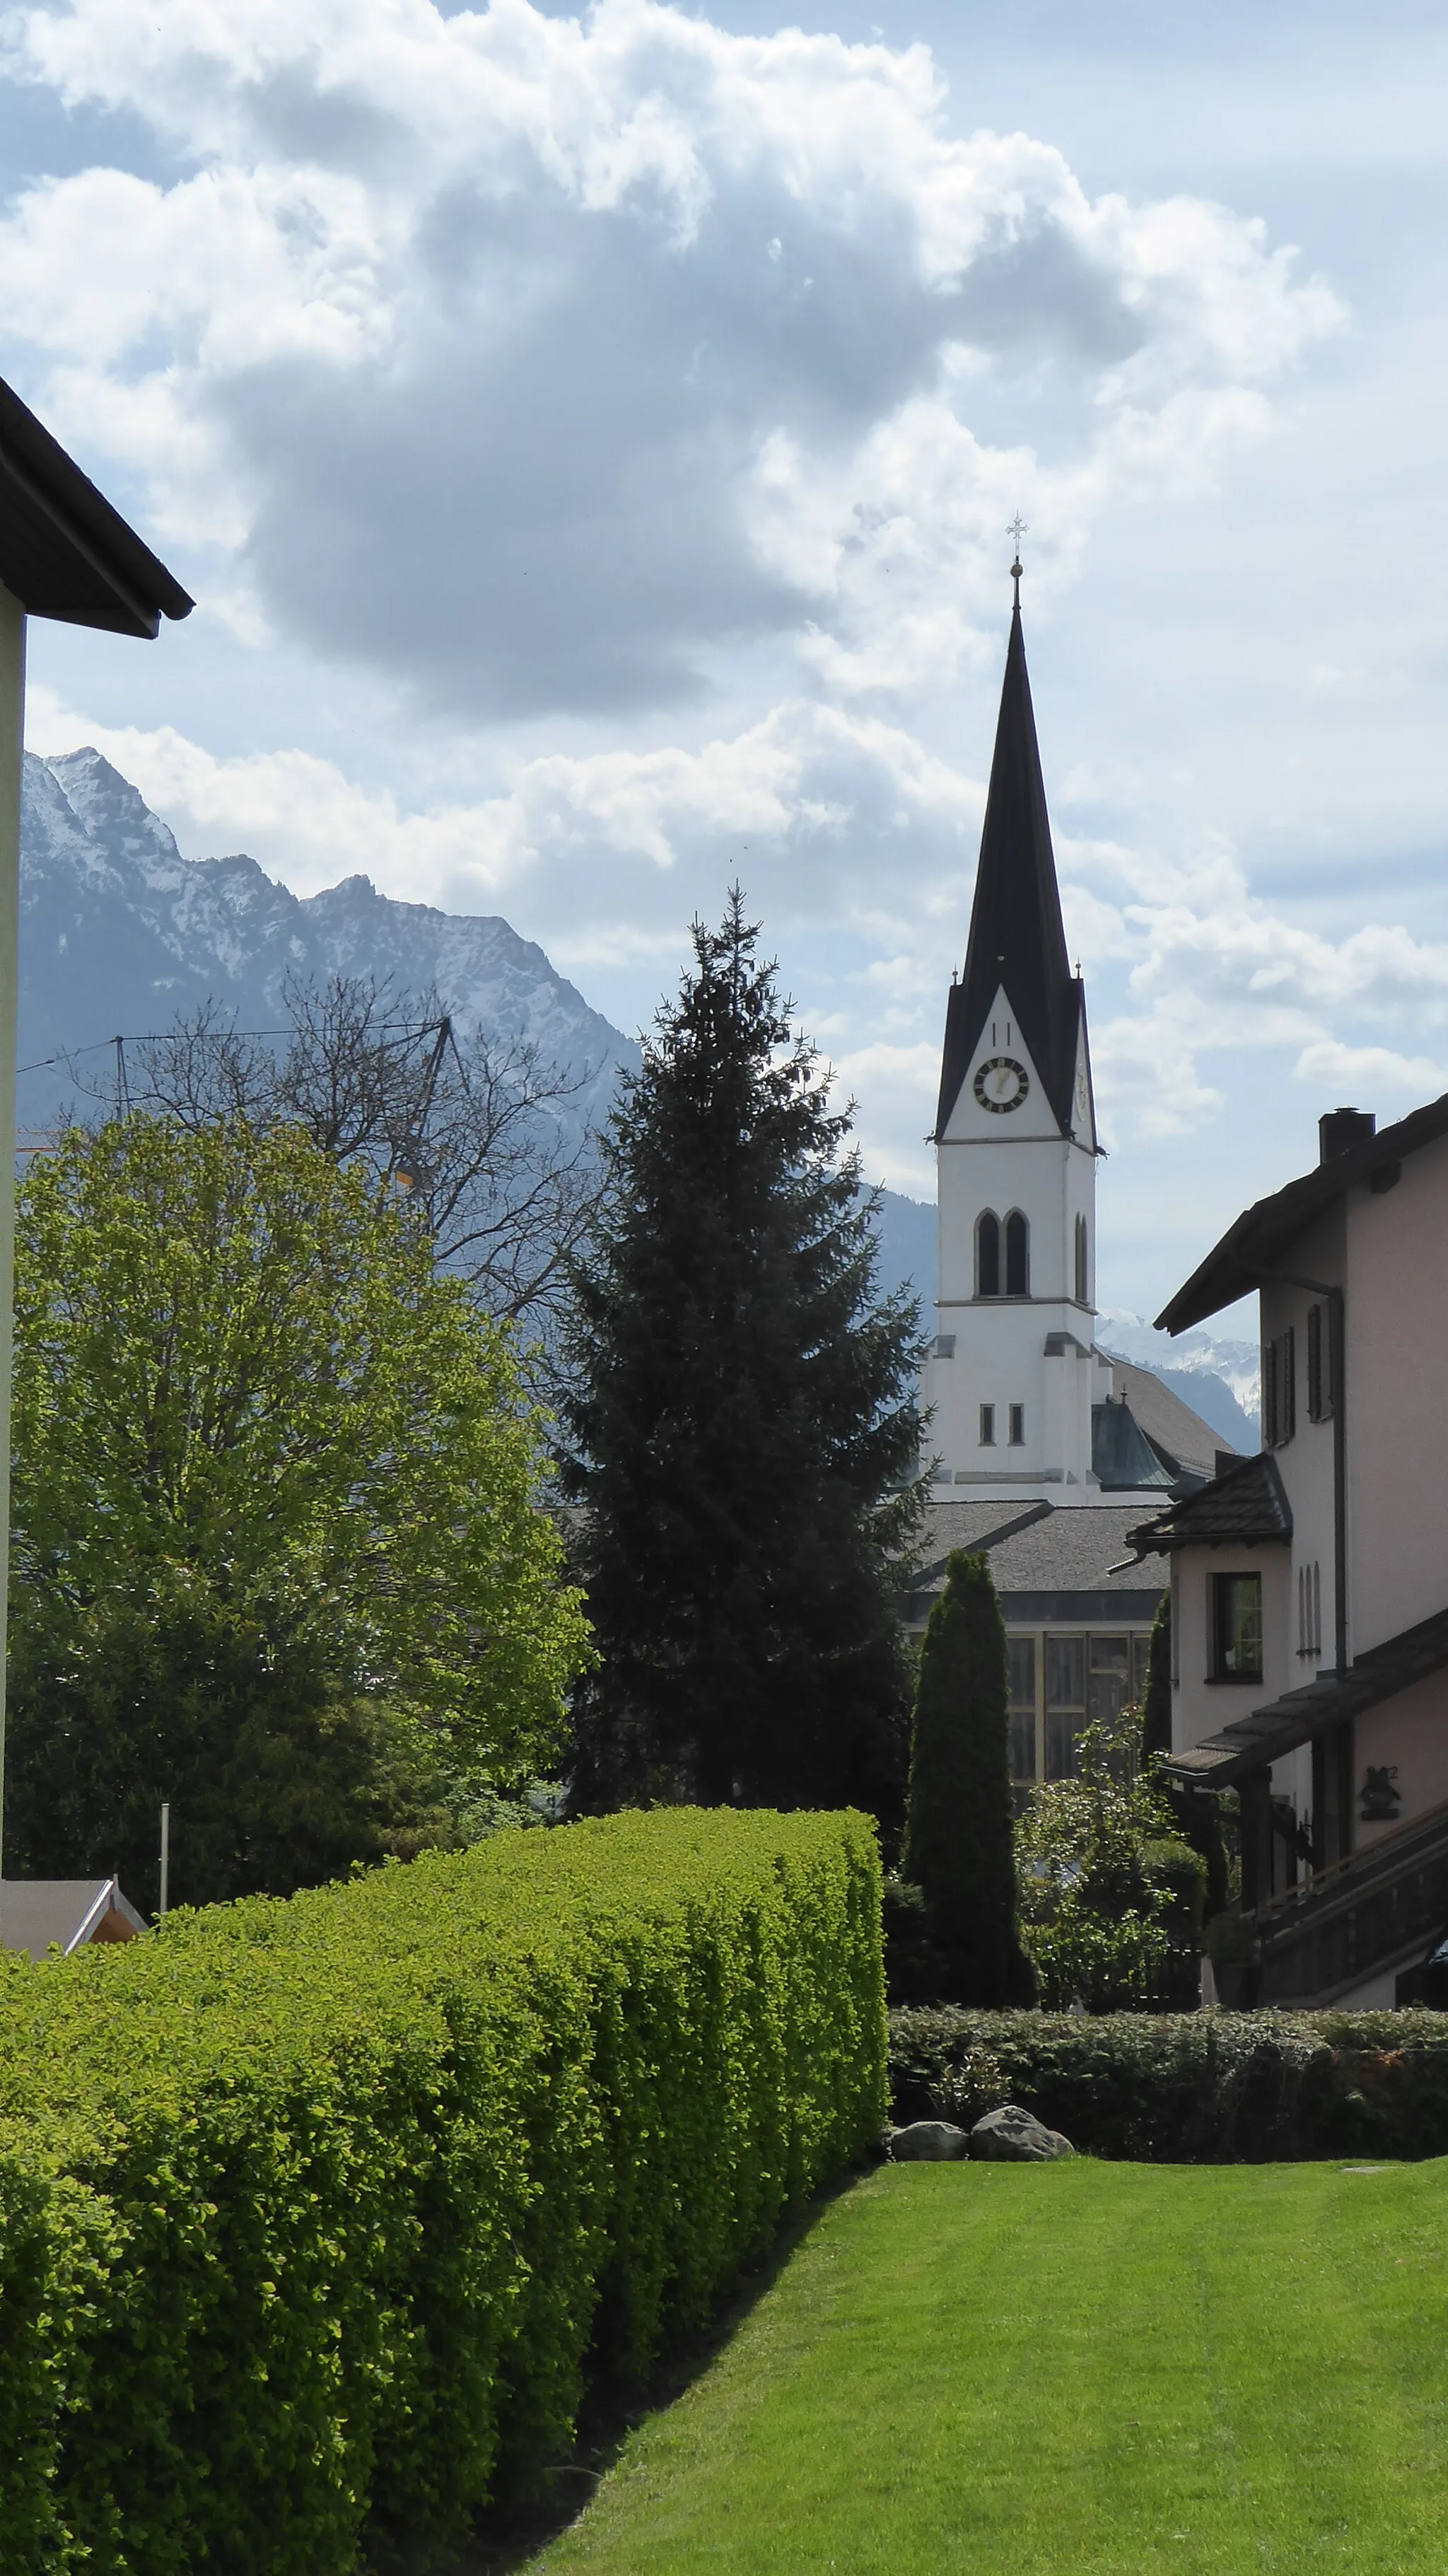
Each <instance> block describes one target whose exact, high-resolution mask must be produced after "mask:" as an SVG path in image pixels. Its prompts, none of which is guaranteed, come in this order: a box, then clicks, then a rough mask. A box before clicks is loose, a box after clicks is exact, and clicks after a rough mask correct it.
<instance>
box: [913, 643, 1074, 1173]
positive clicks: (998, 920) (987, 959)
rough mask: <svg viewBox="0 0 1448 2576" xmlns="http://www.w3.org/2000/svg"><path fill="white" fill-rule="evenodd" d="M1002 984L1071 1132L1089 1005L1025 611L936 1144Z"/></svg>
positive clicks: (994, 771) (1003, 714)
mask: <svg viewBox="0 0 1448 2576" xmlns="http://www.w3.org/2000/svg"><path fill="white" fill-rule="evenodd" d="M1002 985H1004V986H1005V989H1006V992H1007V994H1008V995H1009V998H1010V1001H1011V1004H1012V1007H1013V1009H1014V1011H1015V1016H1016V1022H1017V1025H1018V1027H1019V1029H1020V1032H1021V1037H1022V1040H1023V1041H1024V1043H1025V1045H1026V1047H1027V1048H1028V1049H1029V1051H1030V1056H1031V1061H1032V1063H1033V1064H1034V1065H1035V1068H1036V1071H1037V1073H1038V1074H1039V1075H1040V1078H1041V1082H1042V1085H1043V1087H1044V1089H1045V1093H1046V1097H1047V1099H1048V1100H1049V1102H1050V1104H1051V1107H1052V1109H1053V1111H1054V1112H1055V1117H1056V1123H1057V1125H1058V1126H1059V1127H1060V1129H1061V1131H1062V1133H1063V1134H1065V1133H1066V1132H1067V1131H1068V1130H1069V1128H1070V1124H1071V1093H1072V1089H1073V1086H1074V1084H1075V1079H1076V1042H1077V1037H1078V1033H1079V1031H1080V1026H1081V1019H1082V1015H1083V1012H1084V1009H1085V1002H1084V997H1083V994H1082V990H1081V986H1080V984H1079V983H1078V982H1077V980H1076V978H1075V977H1074V976H1073V975H1072V973H1071V968H1070V963H1069V960H1068V958H1067V955H1066V933H1065V931H1064V929H1063V927H1062V924H1061V897H1060V892H1059V890H1058V888H1057V884H1056V861H1055V856H1054V853H1053V852H1052V849H1051V825H1050V820H1049V817H1048V816H1047V813H1046V789H1045V783H1044V781H1043V779H1042V777H1041V755H1040V751H1039V748H1038V747H1037V743H1036V719H1035V713H1034V711H1033V709H1032V706H1031V683H1030V679H1029V677H1028V675H1027V671H1026V646H1025V638H1024V636H1023V635H1022V632H1021V612H1020V607H1019V604H1017V606H1016V607H1015V608H1014V609H1013V610H1012V612H1011V638H1010V643H1009V645H1008V646H1007V649H1006V669H1005V679H1004V682H1003V683H1002V687H1001V705H1000V715H999V718H998V719H997V723H996V740H995V757H994V759H993V760H992V762H991V772H990V792H989V794H988V796H987V798H986V808H985V825H984V829H983V830H982V832H981V838H980V860H979V864H978V866H977V868H976V877H975V901H974V904H973V905H972V907H971V915H970V941H969V945H968V947H967V949H966V953H965V974H964V976H963V978H962V979H961V981H960V983H958V984H956V985H953V986H952V988H951V994H950V1004H949V1008H948V1010H947V1013H946V1021H945V1053H944V1058H943V1061H942V1065H941V1074H940V1105H939V1108H938V1109H937V1112H936V1119H935V1132H936V1135H937V1137H940V1136H943V1135H944V1133H945V1129H946V1125H947V1123H948V1121H949V1118H950V1113H951V1111H952V1109H953V1108H954V1107H955V1103H956V1100H957V1098H958V1097H959V1093H960V1086H961V1084H962V1083H963V1082H964V1080H965V1077H966V1075H967V1073H968V1072H969V1071H970V1065H971V1059H972V1057H973V1056H974V1054H975V1051H976V1047H977V1045H978V1043H979V1040H980V1033H981V1030H982V1029H983V1028H984V1026H985V1024H986V1021H987V1019H988V1018H989V1016H990V1007H991V1004H992V1002H993V1001H994V1000H995V997H996V994H997V992H998V991H999V990H1000V988H1001V986H1002Z"/></svg>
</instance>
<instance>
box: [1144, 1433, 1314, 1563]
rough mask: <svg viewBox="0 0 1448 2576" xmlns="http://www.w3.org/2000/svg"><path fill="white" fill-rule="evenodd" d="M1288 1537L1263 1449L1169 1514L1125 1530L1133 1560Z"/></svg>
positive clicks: (1279, 1488) (1282, 1502)
mask: <svg viewBox="0 0 1448 2576" xmlns="http://www.w3.org/2000/svg"><path fill="white" fill-rule="evenodd" d="M1291 1536H1292V1506H1291V1504H1290V1503H1289V1501H1288V1499H1287V1491H1286V1487H1285V1486H1284V1485H1283V1482H1282V1477H1281V1474H1280V1472H1279V1470H1278V1466H1277V1461H1276V1459H1275V1458H1273V1457H1269V1456H1268V1454H1267V1453H1266V1451H1265V1450H1264V1451H1263V1452H1262V1453H1261V1454H1260V1455H1259V1456H1258V1457H1256V1458H1243V1459H1242V1460H1241V1461H1240V1462H1239V1463H1238V1464H1237V1465H1236V1466H1235V1467H1228V1468H1226V1469H1225V1470H1224V1472H1223V1473H1222V1474H1221V1475H1220V1476H1213V1477H1212V1479H1211V1481H1210V1483H1209V1484H1204V1485H1201V1486H1199V1487H1198V1489H1197V1490H1196V1492H1195V1493H1191V1494H1188V1495H1186V1496H1185V1497H1184V1499H1183V1500H1182V1501H1180V1502H1177V1503H1174V1504H1173V1506H1172V1508H1171V1510H1170V1511H1169V1512H1162V1513H1161V1514H1160V1515H1159V1517H1158V1518H1157V1519H1156V1520H1154V1521H1143V1523H1142V1525H1141V1527H1140V1528H1139V1529H1134V1530H1128V1531H1127V1534H1126V1543H1127V1546H1128V1547H1129V1548H1130V1549H1131V1550H1132V1552H1133V1554H1134V1555H1136V1556H1139V1557H1140V1556H1163V1555H1170V1554H1171V1552H1172V1550H1173V1549H1174V1548H1179V1547H1260V1546H1261V1545H1262V1543H1263V1541H1264V1540H1267V1541H1271V1540H1284V1539H1290V1538H1291Z"/></svg>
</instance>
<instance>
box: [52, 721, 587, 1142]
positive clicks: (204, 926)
mask: <svg viewBox="0 0 1448 2576" xmlns="http://www.w3.org/2000/svg"><path fill="white" fill-rule="evenodd" d="M289 973H291V974H298V975H302V976H307V975H312V976H315V977H316V978H318V980H323V979H325V978H326V977H327V976H329V975H332V974H352V975H366V974H373V975H376V976H378V977H379V978H381V977H384V976H391V977H392V979H393V981H394V984H395V986H396V989H397V990H398V992H399V993H407V992H418V991H420V990H424V989H426V988H427V987H428V986H432V985H435V986H436V988H437V990H438V991H439V992H440V993H441V995H442V996H443V999H444V1002H445V1005H446V1006H447V1007H448V1008H449V1009H450V1010H451V1011H452V1012H453V1014H454V1016H455V1017H456V1018H457V1019H458V1020H459V1022H460V1023H462V1024H463V1025H464V1026H466V1027H469V1028H472V1027H476V1026H479V1025H481V1026H482V1027H484V1028H486V1029H487V1030H488V1031H489V1033H490V1034H491V1035H494V1036H496V1037H498V1038H500V1039H505V1040H515V1039H521V1040H524V1041H527V1042H529V1043H531V1044H533V1045H534V1046H536V1047H537V1049H538V1052H539V1054H540V1056H541V1057H543V1058H544V1059H545V1060H546V1061H547V1062H548V1063H550V1064H556V1065H560V1066H567V1067H568V1068H569V1070H570V1071H571V1072H572V1073H573V1074H574V1075H575V1077H580V1078H581V1089H580V1091H579V1093H578V1095H577V1097H576V1100H575V1102H574V1104H573V1106H574V1110H575V1113H576V1114H577V1116H578V1117H579V1118H580V1119H581V1120H583V1121H586V1122H587V1123H590V1124H592V1123H596V1122H597V1121H598V1120H600V1119H601V1118H602V1117H603V1115H604V1114H605V1112H606V1110H607V1107H608V1102H609V1100H610V1098H611V1096H612V1093H613V1088H614V1084H615V1082H616V1080H617V1077H618V1074H619V1072H620V1071H621V1070H622V1069H624V1068H625V1067H633V1066H635V1065H636V1064H637V1063H638V1048H637V1046H636V1045H635V1044H634V1043H633V1041H632V1040H631V1039H629V1038H626V1037H624V1036H623V1034H622V1032H621V1031H620V1030H618V1029H616V1028H614V1027H613V1026H612V1025H611V1023H610V1022H609V1021H607V1020H606V1019H605V1018H604V1017H603V1015H602V1013H601V1012H598V1011H595V1010H592V1009H590V1007H589V1005H588V1003H587V1002H585V1000H584V999H583V996H582V994H581V993H580V992H579V991H578V990H577V988H576V986H574V985H573V984H570V983H569V982H568V981H567V979H566V978H565V977H564V976H562V975H560V974H559V973H558V972H557V970H556V969H555V968H554V967H553V966H552V965H551V964H550V963H549V960H548V958H547V957H546V956H545V955H544V953H543V950H542V949H541V948H539V947H538V946H536V945H535V943H534V942H533V941H531V940H527V939H522V938H520V937H519V935H518V933H517V932H516V931H515V930H513V929H512V928H511V927H510V925H509V924H508V923H507V922H506V921H503V920H501V919H500V918H498V917H497V916H495V915H484V914H466V915H462V914H454V913H445V912H438V911H436V910H435V909H434V908H433V907H432V906H431V905H429V904H420V903H399V902H397V901H395V900H394V899H393V898H392V897H390V896H387V895H381V894H379V893H378V892H377V890H376V888H375V887H374V886H373V885H372V883H371V882H370V880H369V879H368V878H367V877H365V876H363V875H356V876H350V877H347V878H345V879H344V880H343V881H342V883H341V884H340V885H335V886H330V887H328V888H327V889H326V890H325V891H324V892H323V893H320V894H315V895H308V896H298V895H295V894H293V893H292V892H291V891H290V889H289V888H288V887H286V886H284V885H279V884H278V883H277V882H276V881H275V880H274V879H273V878H271V877H269V876H267V875H266V873H265V871H264V870H263V869H262V868H260V867H259V866H258V865H257V862H256V861H255V859H251V858H247V857H246V856H244V855H242V854H237V855H234V856H231V857H227V858H216V859H185V858H183V857H182V855H181V852H180V850H179V849H178V848H177V846H176V842H175V839H174V837H173V835H172V834H171V832H170V831H169V830H168V829H167V826H166V825H165V824H164V823H163V822H162V821H161V819H160V817H159V816H158V815H156V814H153V813H152V812H151V811H150V808H149V807H148V806H147V804H146V803H145V800H144V798H143V797H142V796H141V795H140V793H139V791H138V790H137V789H136V788H134V787H133V786H131V785H130V783H129V781H128V780H126V779H124V778H123V777H122V776H121V774H120V772H119V771H118V770H116V769H114V768H113V767H112V766H111V763H110V762H109V761H108V760H105V759H104V758H103V757H102V756H101V754H100V753H99V752H97V751H93V750H90V749H86V750H82V751H73V752H68V753H65V754H64V755H62V756H60V757H58V758H54V759H50V760H41V759H40V758H38V757H37V755H36V754H34V753H33V752H28V753H27V754H26V757H25V773H24V782H23V788H22V806H21V841H20V1063H21V1066H22V1067H23V1068H25V1069H26V1070H25V1071H24V1072H23V1073H22V1077H21V1081H20V1088H19V1098H18V1103H17V1116H18V1118H19V1122H20V1125H21V1126H22V1128H24V1127H26V1126H32V1127H37V1126H43V1125H45V1124H46V1122H47V1120H48V1119H50V1118H53V1117H54V1116H55V1114H56V1113H57V1111H58V1110H59V1109H60V1108H61V1107H62V1106H63V1104H64V1102H65V1101H66V1100H68V1099H70V1098H72V1097H73V1096H74V1094H75V1083H74V1081H73V1079H72V1077H71V1075H70V1074H69V1073H68V1072H67V1070H66V1069H65V1067H64V1066H63V1065H61V1066H58V1065H54V1064H48V1063H46V1062H45V1059H47V1058H51V1057H55V1056H58V1055H62V1054H70V1055H72V1056H74V1055H75V1054H76V1053H77V1052H78V1051H79V1050H82V1049H85V1050H98V1049H100V1048H101V1047H103V1046H104V1044H105V1043H106V1041H108V1040H110V1039H112V1038H114V1037H115V1036H116V1034H117V1033H118V1032H119V1033H120V1034H121V1035H123V1036H125V1037H128V1038H130V1037H141V1036H144V1035H147V1034H149V1033H152V1032H159V1031H161V1030H164V1029H165V1028H167V1027H168V1026H169V1025H170V1023H171V1022H172V1021H173V1020H174V1019H175V1017H176V1015H177V1013H178V1012H181V1011H189V1010H194V1009H195V1008H196V1007H197V1006H198V1005H199V1004H200V1003H202V1002H204V1001H206V1000H208V999H211V1000H215V1001H217V1002H219V1003H220V1004H221V1005H222V1006H223V1008H225V1009H226V1010H228V1011H233V1010H234V1011H235V1013H236V1015H237V1020H238V1025H239V1026H241V1027H244V1028H245V1027H255V1028H257V1029H262V1028H270V1027H273V1026H275V1025H276V1024H277V1021H278V1017H279V1012H280V1006H281V997H282V987H283V985H284V983H285V981H286V978H287V976H288V974H289ZM91 1061H92V1063H94V1062H95V1058H94V1057H92V1059H91ZM97 1078H98V1079H103V1078H104V1074H103V1069H102V1068H101V1067H98V1068H97Z"/></svg>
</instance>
